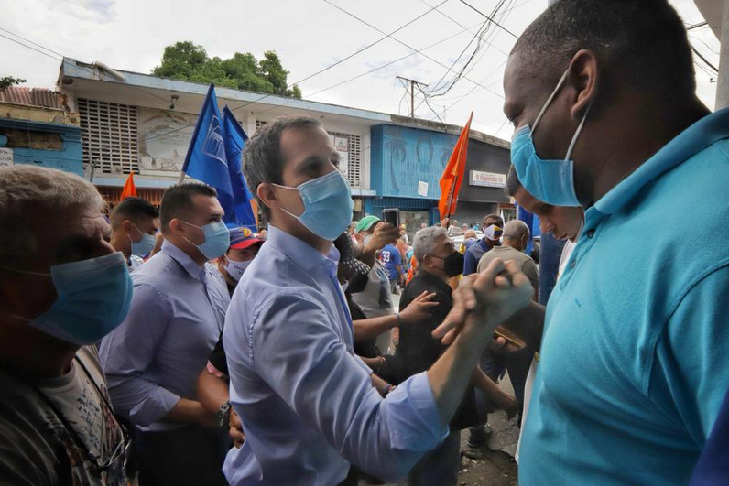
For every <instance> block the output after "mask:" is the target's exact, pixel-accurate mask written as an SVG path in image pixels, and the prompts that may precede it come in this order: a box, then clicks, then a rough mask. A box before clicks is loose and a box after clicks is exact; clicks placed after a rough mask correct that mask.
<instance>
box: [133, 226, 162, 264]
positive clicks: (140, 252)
mask: <svg viewBox="0 0 729 486" xmlns="http://www.w3.org/2000/svg"><path fill="white" fill-rule="evenodd" d="M134 227H135V228H137V225H136V224H135V225H134ZM137 231H139V228H137ZM139 232H140V233H142V232H141V231H139ZM127 236H129V235H128V234H127ZM129 240H130V241H131V242H132V255H137V256H144V255H147V254H149V253H151V252H152V250H153V249H154V245H156V244H157V237H156V236H154V235H150V234H149V233H142V239H141V240H140V241H139V243H136V242H135V241H134V240H132V237H131V236H129Z"/></svg>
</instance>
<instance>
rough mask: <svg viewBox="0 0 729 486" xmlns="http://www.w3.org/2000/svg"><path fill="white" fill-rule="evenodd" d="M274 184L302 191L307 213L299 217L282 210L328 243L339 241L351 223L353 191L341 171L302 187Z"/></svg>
mask: <svg viewBox="0 0 729 486" xmlns="http://www.w3.org/2000/svg"><path fill="white" fill-rule="evenodd" d="M273 185H274V186H276V187H280V188H282V189H291V190H294V191H299V195H300V196H301V201H302V202H303V203H304V212H303V213H301V214H300V215H298V216H296V215H295V214H293V213H290V212H289V211H286V210H285V209H283V208H282V211H284V212H286V213H288V214H290V215H291V216H292V217H294V218H296V219H298V220H299V222H300V223H301V224H303V225H304V226H306V227H307V228H308V229H309V231H311V232H312V233H314V234H315V235H318V236H320V237H321V238H323V239H325V240H327V241H334V240H336V239H337V237H338V236H339V235H341V234H342V232H344V230H345V229H347V227H348V226H349V224H350V223H351V222H352V214H353V212H352V211H353V210H354V201H353V200H352V190H351V189H350V188H349V184H347V181H345V180H344V176H342V173H341V172H340V171H338V170H333V171H331V172H330V173H328V174H327V175H325V176H322V177H319V178H318V179H312V180H310V181H306V182H304V183H303V184H301V185H300V186H299V187H287V186H280V185H278V184H273Z"/></svg>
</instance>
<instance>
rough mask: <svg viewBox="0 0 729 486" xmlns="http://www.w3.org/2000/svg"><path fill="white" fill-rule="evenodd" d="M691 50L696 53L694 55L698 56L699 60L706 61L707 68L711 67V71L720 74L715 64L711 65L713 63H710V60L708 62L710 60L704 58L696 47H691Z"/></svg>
mask: <svg viewBox="0 0 729 486" xmlns="http://www.w3.org/2000/svg"><path fill="white" fill-rule="evenodd" d="M691 50H692V51H694V54H696V55H697V56H698V57H699V59H701V60H702V61H704V63H706V65H707V66H709V67H710V68H711V69H713V70H714V71H716V72H717V73H718V72H719V70H718V69H716V67H715V66H714V65H713V64H711V62H709V60H708V59H706V58H705V57H704V56H703V55H702V54H701V53H700V52H699V50H698V49H696V48H695V47H694V46H691Z"/></svg>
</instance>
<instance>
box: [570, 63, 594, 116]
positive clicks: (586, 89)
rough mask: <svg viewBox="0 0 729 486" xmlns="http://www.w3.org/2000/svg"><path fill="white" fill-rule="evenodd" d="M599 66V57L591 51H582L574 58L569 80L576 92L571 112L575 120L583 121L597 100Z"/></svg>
mask: <svg viewBox="0 0 729 486" xmlns="http://www.w3.org/2000/svg"><path fill="white" fill-rule="evenodd" d="M597 64H598V63H597V57H596V56H595V52H594V51H593V50H591V49H580V50H579V51H577V52H576V53H575V55H574V56H572V62H571V63H570V74H569V77H568V80H569V83H570V84H571V85H572V87H573V88H574V90H575V98H574V100H573V104H572V108H571V110H570V114H571V115H572V118H573V119H574V120H579V119H581V118H582V115H584V113H585V110H586V109H587V107H588V106H589V105H590V103H591V102H592V100H594V99H595V95H596V92H597V91H596V90H597V78H598V75H599V74H600V73H599V70H598V65H597Z"/></svg>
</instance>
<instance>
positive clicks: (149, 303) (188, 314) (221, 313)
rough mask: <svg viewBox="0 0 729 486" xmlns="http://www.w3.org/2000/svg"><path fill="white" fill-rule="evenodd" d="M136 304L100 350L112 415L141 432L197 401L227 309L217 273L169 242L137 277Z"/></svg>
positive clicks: (165, 425) (168, 425)
mask: <svg viewBox="0 0 729 486" xmlns="http://www.w3.org/2000/svg"><path fill="white" fill-rule="evenodd" d="M132 279H133V280H134V297H133V299H132V304H131V308H130V310H129V314H127V317H126V319H125V320H124V322H123V323H122V324H121V325H120V326H119V327H118V328H117V329H115V330H114V331H113V332H112V333H111V334H109V335H108V336H106V337H105V338H104V339H103V340H102V342H101V346H100V348H99V352H100V355H101V363H102V365H103V367H104V372H105V373H106V376H107V379H108V381H109V393H110V395H111V398H112V401H113V402H114V408H115V409H116V411H117V413H118V414H120V415H121V416H122V417H124V418H127V419H128V420H130V421H131V422H132V423H134V424H136V425H138V426H140V427H142V429H143V430H166V429H172V428H176V427H179V425H176V424H172V423H165V422H162V421H160V420H159V419H161V418H162V417H164V416H165V415H167V413H168V412H169V411H170V410H171V409H172V408H173V407H174V406H175V405H176V404H177V402H178V401H179V400H180V397H183V398H188V399H193V400H194V399H195V397H196V392H195V390H196V384H197V378H198V376H199V374H200V371H202V369H203V368H204V367H205V364H206V363H207V360H208V355H209V354H210V351H212V349H213V346H215V342H216V341H217V340H218V337H219V336H220V332H221V330H222V327H223V322H224V319H225V311H226V309H227V307H228V304H229V303H230V297H229V296H228V289H227V288H226V286H225V281H224V280H223V277H222V276H221V275H220V272H218V270H217V269H216V268H215V267H213V266H212V265H210V264H205V265H198V264H197V263H195V262H194V261H193V260H192V258H190V257H189V256H188V255H187V254H186V253H184V252H182V251H181V250H180V249H179V248H177V247H176V246H175V245H173V244H172V243H170V242H169V241H165V242H164V243H163V244H162V250H161V251H160V252H159V253H158V254H156V255H155V256H153V257H152V258H150V259H149V261H147V263H145V264H144V265H142V266H141V267H140V268H139V269H138V270H137V271H135V272H134V273H133V274H132Z"/></svg>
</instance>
